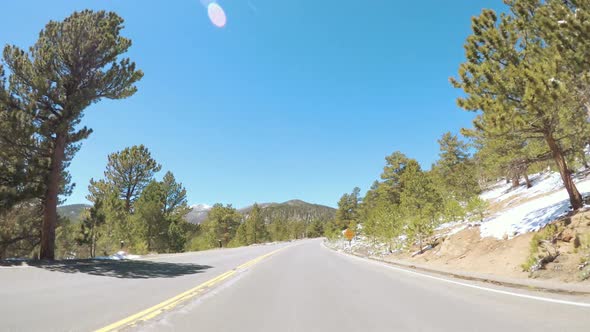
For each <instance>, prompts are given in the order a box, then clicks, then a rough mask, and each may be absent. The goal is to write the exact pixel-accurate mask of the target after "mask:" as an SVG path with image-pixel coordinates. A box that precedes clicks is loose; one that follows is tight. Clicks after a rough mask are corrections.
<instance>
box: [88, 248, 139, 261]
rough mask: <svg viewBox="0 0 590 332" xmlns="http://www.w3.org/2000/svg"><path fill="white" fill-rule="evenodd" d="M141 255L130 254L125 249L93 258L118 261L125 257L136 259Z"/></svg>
mask: <svg viewBox="0 0 590 332" xmlns="http://www.w3.org/2000/svg"><path fill="white" fill-rule="evenodd" d="M140 257H141V256H139V255H131V254H129V253H127V252H125V251H122V250H121V251H118V252H117V253H116V254H113V255H110V256H100V257H96V258H95V259H101V260H114V261H120V260H126V259H138V258H140Z"/></svg>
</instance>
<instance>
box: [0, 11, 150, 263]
mask: <svg viewBox="0 0 590 332" xmlns="http://www.w3.org/2000/svg"><path fill="white" fill-rule="evenodd" d="M122 24H123V20H122V19H121V18H120V17H119V16H117V15H116V14H114V13H107V12H104V11H99V12H94V11H90V10H85V11H82V12H75V13H74V14H72V15H71V16H70V17H68V18H66V19H65V20H64V21H62V22H55V21H51V22H49V23H48V24H47V25H46V26H45V28H44V29H43V30H42V31H41V32H40V34H39V38H38V40H37V42H36V43H35V44H34V45H33V46H32V47H31V48H30V49H29V51H28V52H27V51H24V50H22V49H20V48H19V47H17V46H6V47H5V48H4V54H3V55H4V57H3V58H4V63H5V65H6V67H7V68H8V69H9V72H10V77H9V82H10V84H9V87H8V88H6V87H5V86H4V85H2V87H1V88H0V90H2V92H1V93H0V95H3V96H4V97H3V99H4V100H6V98H5V96H7V95H8V96H11V98H10V99H11V100H13V101H15V100H16V101H18V102H17V103H13V105H12V106H13V107H14V109H15V111H18V112H22V113H25V114H27V115H28V117H29V118H30V119H31V120H32V122H33V123H34V126H35V134H36V137H38V138H39V140H40V141H41V143H40V147H41V148H42V152H41V154H40V155H41V156H44V157H45V158H46V159H45V165H46V169H45V172H44V176H43V186H44V188H43V189H44V192H43V193H42V201H43V202H44V209H43V214H44V216H43V225H42V233H41V252H40V258H42V259H54V257H55V253H54V251H55V228H56V225H57V205H58V202H59V198H58V196H59V194H60V191H61V190H62V185H63V183H64V182H65V179H66V178H64V176H65V175H66V174H65V173H64V171H65V169H66V168H67V165H68V163H69V160H71V158H72V157H73V155H74V153H75V151H76V150H77V149H78V148H79V143H80V141H82V140H83V139H85V138H87V137H88V135H90V133H91V132H92V131H91V130H90V129H88V128H86V127H80V126H79V124H80V122H81V119H82V116H83V114H84V110H85V109H86V108H87V107H88V106H90V105H91V104H93V103H96V102H98V101H100V100H101V99H103V98H107V99H121V98H126V97H129V96H131V95H133V94H134V93H135V91H136V88H135V86H134V84H135V83H136V82H137V81H139V80H140V79H141V77H142V73H141V71H137V70H136V69H135V64H134V63H132V62H131V61H130V60H129V59H122V60H118V58H119V56H120V55H121V54H123V53H125V52H126V51H127V50H128V49H129V47H130V46H131V41H130V40H129V39H126V38H124V37H122V36H121V35H120V32H121V29H122V27H123V26H122Z"/></svg>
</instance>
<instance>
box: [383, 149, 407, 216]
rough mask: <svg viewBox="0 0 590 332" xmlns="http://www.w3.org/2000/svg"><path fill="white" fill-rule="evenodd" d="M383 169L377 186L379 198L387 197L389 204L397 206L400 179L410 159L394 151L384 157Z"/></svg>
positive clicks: (399, 193)
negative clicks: (380, 181) (380, 180)
mask: <svg viewBox="0 0 590 332" xmlns="http://www.w3.org/2000/svg"><path fill="white" fill-rule="evenodd" d="M385 161H386V164H385V167H384V168H383V173H381V179H382V180H383V182H382V183H381V184H380V185H379V186H378V189H377V190H378V192H380V194H381V196H383V197H387V200H388V201H389V202H390V203H391V204H399V202H400V195H401V190H402V188H401V184H400V178H401V176H402V175H403V173H404V171H405V169H406V166H407V164H408V162H409V161H410V159H409V158H408V157H407V156H406V155H405V154H403V153H401V152H399V151H396V152H394V153H392V154H391V155H389V156H387V157H385Z"/></svg>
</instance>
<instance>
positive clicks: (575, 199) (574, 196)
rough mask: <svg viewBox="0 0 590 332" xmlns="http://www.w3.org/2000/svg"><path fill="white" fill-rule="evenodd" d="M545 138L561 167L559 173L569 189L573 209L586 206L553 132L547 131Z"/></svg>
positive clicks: (558, 165)
mask: <svg viewBox="0 0 590 332" xmlns="http://www.w3.org/2000/svg"><path fill="white" fill-rule="evenodd" d="M545 140H546V141H547V144H548V145H549V149H551V153H552V154H553V159H554V160H555V163H556V164H557V167H558V168H559V174H560V175H561V180H562V181H563V184H564V186H565V189H566V190H567V194H568V195H569V198H570V204H571V205H572V209H574V210H578V209H580V208H582V207H583V206H584V201H583V200H582V195H580V192H579V191H578V188H576V185H575V184H574V181H573V179H572V177H571V174H570V170H569V169H568V168H567V163H566V161H565V157H564V155H563V151H562V150H561V147H560V146H559V145H558V144H557V142H556V141H555V138H554V137H553V135H552V134H551V133H545Z"/></svg>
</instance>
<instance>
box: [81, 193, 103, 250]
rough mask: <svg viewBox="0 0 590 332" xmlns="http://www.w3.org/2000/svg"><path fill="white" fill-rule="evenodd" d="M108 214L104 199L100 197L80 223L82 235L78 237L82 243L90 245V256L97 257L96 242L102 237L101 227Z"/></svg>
mask: <svg viewBox="0 0 590 332" xmlns="http://www.w3.org/2000/svg"><path fill="white" fill-rule="evenodd" d="M105 221H106V216H105V213H104V208H103V203H102V200H100V199H98V200H97V201H96V202H94V205H93V206H92V207H91V208H90V209H88V211H87V212H86V216H85V217H84V218H83V219H82V223H81V224H80V228H81V229H80V237H79V238H78V239H77V240H78V244H80V245H89V246H90V257H91V258H94V257H96V243H97V242H98V239H99V238H100V234H99V228H100V227H101V226H102V225H103V224H104V223H105Z"/></svg>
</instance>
